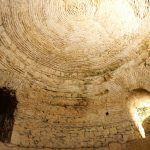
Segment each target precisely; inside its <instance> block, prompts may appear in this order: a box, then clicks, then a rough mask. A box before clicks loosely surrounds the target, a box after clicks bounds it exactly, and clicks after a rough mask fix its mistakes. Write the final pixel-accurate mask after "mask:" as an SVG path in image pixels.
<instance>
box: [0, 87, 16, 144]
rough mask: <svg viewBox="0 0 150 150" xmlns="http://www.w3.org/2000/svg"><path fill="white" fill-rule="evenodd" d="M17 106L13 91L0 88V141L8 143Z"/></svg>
mask: <svg viewBox="0 0 150 150" xmlns="http://www.w3.org/2000/svg"><path fill="white" fill-rule="evenodd" d="M16 106H17V100H16V94H15V91H13V90H10V89H7V88H0V141H1V142H6V143H9V142H10V140H11V134H12V130H13V124H14V112H15V109H16Z"/></svg>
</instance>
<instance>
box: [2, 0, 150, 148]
mask: <svg viewBox="0 0 150 150" xmlns="http://www.w3.org/2000/svg"><path fill="white" fill-rule="evenodd" d="M121 1H122V2H124V3H125V5H127V3H126V1H125V0H121ZM92 2H94V3H91V1H90V2H89V1H88V0H87V1H86V2H85V1H80V2H79V1H77V2H75V1H71V0H70V1H67V3H64V2H63V0H57V1H56V0H55V1H54V0H52V1H47V0H46V1H44V0H42V1H41V0H36V1H35V0H31V1H27V0H22V1H19V0H13V1H9V0H0V3H1V5H0V12H1V15H0V86H1V87H10V88H12V89H14V90H16V93H17V95H16V96H17V100H18V102H19V103H18V105H17V110H16V112H15V124H14V128H13V133H12V138H11V143H12V144H16V145H19V146H22V147H34V148H35V147H39V148H43V147H47V148H54V149H57V148H68V149H71V148H76V149H80V148H98V147H107V146H108V145H109V144H110V143H112V142H117V143H126V142H128V141H131V140H135V139H140V138H141V136H140V134H139V131H138V129H137V127H136V126H135V123H134V122H133V119H132V116H131V114H130V108H129V107H128V105H127V103H128V101H129V100H130V99H129V98H130V94H131V92H132V90H134V89H138V88H143V89H146V90H147V91H150V86H149V85H150V80H149V77H150V59H149V56H150V41H149V37H150V35H149V32H148V31H149V29H150V28H149V27H150V26H149V21H148V20H149V17H150V16H149V15H148V16H147V17H146V18H145V19H143V22H142V23H141V24H140V27H139V30H138V31H134V30H133V26H132V23H136V21H137V20H138V19H137V18H136V17H135V18H134V17H133V14H132V13H131V14H132V15H131V18H130V20H129V22H127V23H126V22H125V20H124V19H123V20H120V19H119V17H123V14H122V13H123V12H122V11H121V12H120V15H122V16H115V15H116V13H117V14H118V12H119V11H120V9H119V10H118V9H117V8H116V9H115V8H114V7H115V6H116V5H117V3H116V2H115V1H108V2H103V3H101V5H100V6H99V3H100V1H92ZM109 4H111V5H109ZM94 5H96V7H97V8H96V9H94V8H93V7H94ZM118 5H120V2H119V1H118ZM108 6H110V7H109V8H108V10H109V11H110V12H111V13H112V16H110V19H108V20H107V19H106V18H109V17H108V16H109V15H110V12H109V11H107V9H106V7H108ZM127 6H128V5H127ZM123 8H124V7H123ZM128 9H129V8H128V7H127V11H128ZM80 10H82V11H80ZM94 10H96V12H95V13H94V12H93V11H94ZM112 10H115V11H114V12H112ZM129 12H131V10H130V9H129ZM89 14H91V16H89ZM118 15H119V14H118ZM125 15H126V14H125ZM132 19H133V22H132V21H131V20H132ZM100 20H101V21H100ZM138 21H139V20H138ZM95 22H96V23H95ZM129 23H130V24H129ZM98 24H100V25H98ZM130 25H131V26H130ZM103 26H106V28H102V27H103ZM129 26H130V27H129ZM106 114H107V115H106Z"/></svg>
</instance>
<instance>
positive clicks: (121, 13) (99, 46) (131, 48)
mask: <svg viewBox="0 0 150 150" xmlns="http://www.w3.org/2000/svg"><path fill="white" fill-rule="evenodd" d="M141 4H142V3H140V4H139V5H141ZM134 5H135V6H134ZM138 7H139V6H138V5H136V3H135V4H134V3H133V4H132V3H131V2H128V1H127V0H115V1H114V0H113V1H110V0H109V1H102V0H36V1H35V0H30V1H27V0H22V1H19V0H12V1H9V0H1V22H2V23H1V24H2V27H3V28H4V29H1V30H5V34H6V35H5V36H7V42H8V44H9V45H10V46H9V49H10V53H11V58H12V59H13V57H15V58H17V61H18V62H19V63H21V64H22V65H23V66H22V67H23V68H20V70H22V71H27V72H30V74H33V75H34V73H35V71H33V70H35V69H36V71H38V72H39V73H41V72H42V73H43V74H46V75H51V74H53V75H56V76H61V77H75V78H78V76H79V77H80V76H81V77H85V76H88V75H90V74H95V73H99V72H100V73H101V72H102V70H107V69H106V68H111V67H112V66H116V67H117V66H121V65H123V64H124V63H126V62H128V61H130V60H132V59H135V58H137V55H138V53H141V52H139V51H140V49H139V47H140V45H141V43H142V42H143V40H145V36H149V30H150V28H149V22H148V21H147V22H146V21H145V20H148V19H149V17H147V16H146V17H147V18H146V19H144V17H145V16H143V18H141V14H140V8H139V10H138V9H137V8H138ZM140 7H142V6H140ZM143 7H144V8H145V9H146V7H147V5H146V4H145V5H144V6H143ZM143 7H142V8H143ZM144 11H146V10H144ZM138 13H139V14H138ZM143 13H145V12H143ZM146 13H147V12H146ZM146 15H147V14H146ZM2 27H1V28H2ZM1 32H2V31H1ZM147 38H148V37H147ZM1 41H3V37H2V40H1ZM6 44H7V43H6ZM8 44H7V47H8ZM14 49H15V50H14ZM3 53H4V52H3ZM17 64H18V63H17ZM26 64H28V68H24V66H26ZM14 65H15V64H14ZM35 66H36V67H35ZM37 68H38V70H37ZM29 69H30V70H29ZM104 72H105V71H104Z"/></svg>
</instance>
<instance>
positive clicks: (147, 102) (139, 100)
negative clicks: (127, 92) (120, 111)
mask: <svg viewBox="0 0 150 150" xmlns="http://www.w3.org/2000/svg"><path fill="white" fill-rule="evenodd" d="M129 107H130V113H131V115H132V118H133V120H134V122H135V124H136V126H137V128H138V129H139V132H140V134H141V136H142V138H145V137H146V135H145V130H144V127H143V121H144V120H145V119H146V118H148V117H149V116H150V92H149V91H147V90H145V89H140V88H139V89H135V90H133V91H132V92H131V96H130V100H129Z"/></svg>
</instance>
